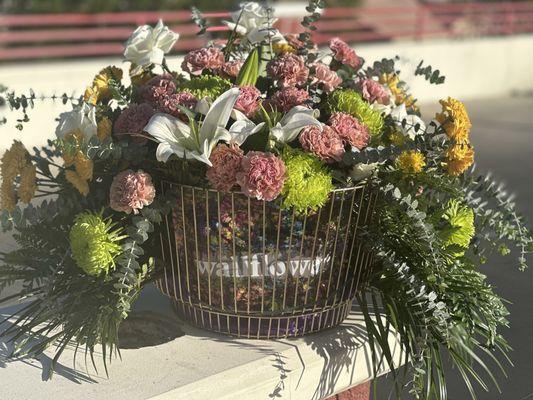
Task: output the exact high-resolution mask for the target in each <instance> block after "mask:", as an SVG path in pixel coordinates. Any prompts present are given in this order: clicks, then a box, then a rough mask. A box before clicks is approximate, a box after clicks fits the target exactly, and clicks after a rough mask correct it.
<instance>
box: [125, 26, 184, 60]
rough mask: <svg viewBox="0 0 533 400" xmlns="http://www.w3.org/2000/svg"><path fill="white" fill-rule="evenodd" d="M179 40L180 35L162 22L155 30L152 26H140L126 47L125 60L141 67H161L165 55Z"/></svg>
mask: <svg viewBox="0 0 533 400" xmlns="http://www.w3.org/2000/svg"><path fill="white" fill-rule="evenodd" d="M178 38H179V34H177V33H175V32H172V31H171V30H170V29H169V28H168V27H167V26H166V25H164V24H163V21H161V20H159V22H158V23H157V25H156V26H155V27H153V28H152V27H151V26H150V25H142V26H139V27H138V28H137V29H135V31H134V32H133V33H132V35H131V36H130V38H129V39H128V41H127V42H126V44H125V45H124V46H125V48H124V58H125V59H126V60H127V61H131V62H132V63H134V64H136V65H138V66H141V67H144V66H148V65H150V64H157V65H161V63H162V62H163V57H164V55H165V54H166V53H168V52H169V51H170V50H171V49H172V46H174V43H176V41H177V40H178Z"/></svg>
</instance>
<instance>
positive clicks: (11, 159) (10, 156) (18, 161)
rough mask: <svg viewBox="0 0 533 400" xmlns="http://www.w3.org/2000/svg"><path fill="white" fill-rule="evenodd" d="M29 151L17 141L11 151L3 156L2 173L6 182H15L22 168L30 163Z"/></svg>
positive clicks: (0, 168) (0, 167) (7, 151)
mask: <svg viewBox="0 0 533 400" xmlns="http://www.w3.org/2000/svg"><path fill="white" fill-rule="evenodd" d="M28 156H29V153H28V150H26V148H25V147H24V145H23V144H22V143H21V142H19V141H18V140H15V141H14V142H13V144H12V145H11V147H10V148H9V150H6V152H5V153H4V155H3V156H2V160H1V166H0V172H1V173H2V177H3V179H4V180H6V179H7V180H14V179H15V177H16V176H17V175H18V174H19V173H20V171H21V170H22V168H24V166H25V165H26V164H27V163H28Z"/></svg>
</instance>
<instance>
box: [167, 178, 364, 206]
mask: <svg viewBox="0 0 533 400" xmlns="http://www.w3.org/2000/svg"><path fill="white" fill-rule="evenodd" d="M160 182H161V183H166V184H169V185H174V186H181V187H184V188H189V189H195V190H200V191H205V192H212V193H220V194H239V195H241V194H244V193H243V192H241V191H238V190H229V191H224V190H216V189H213V188H207V187H201V186H195V185H189V184H185V183H179V182H173V181H170V180H169V179H160ZM370 182H371V181H370V179H364V180H362V181H360V182H358V183H357V184H356V185H354V186H348V187H344V188H336V189H333V190H332V191H330V192H329V193H330V194H331V193H341V192H348V191H352V190H357V189H362V188H365V187H367V186H369V185H370ZM328 195H329V194H328ZM263 201H266V200H263Z"/></svg>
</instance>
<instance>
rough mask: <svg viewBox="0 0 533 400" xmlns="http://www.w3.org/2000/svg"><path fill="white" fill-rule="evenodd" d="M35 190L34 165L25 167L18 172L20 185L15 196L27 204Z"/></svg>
mask: <svg viewBox="0 0 533 400" xmlns="http://www.w3.org/2000/svg"><path fill="white" fill-rule="evenodd" d="M36 190H37V169H36V168H35V166H34V165H30V164H28V165H26V166H25V167H24V168H23V169H22V171H21V172H20V184H19V188H18V190H17V194H18V196H19V198H20V200H22V201H23V202H24V203H29V202H30V201H31V199H33V196H35V191H36Z"/></svg>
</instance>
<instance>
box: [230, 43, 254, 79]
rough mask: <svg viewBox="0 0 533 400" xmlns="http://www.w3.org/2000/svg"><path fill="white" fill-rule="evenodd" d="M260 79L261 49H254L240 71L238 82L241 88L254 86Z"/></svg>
mask: <svg viewBox="0 0 533 400" xmlns="http://www.w3.org/2000/svg"><path fill="white" fill-rule="evenodd" d="M258 77H259V48H257V47H256V48H254V49H253V50H252V52H251V53H250V54H249V55H248V57H247V58H246V61H245V62H244V65H243V66H242V68H241V70H240V71H239V75H238V76H237V81H236V82H235V83H236V84H237V85H239V86H254V85H255V83H256V82H257V78H258Z"/></svg>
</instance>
